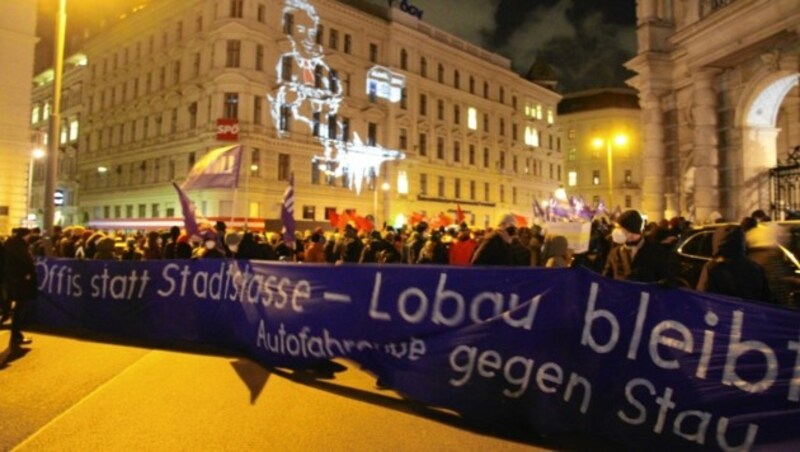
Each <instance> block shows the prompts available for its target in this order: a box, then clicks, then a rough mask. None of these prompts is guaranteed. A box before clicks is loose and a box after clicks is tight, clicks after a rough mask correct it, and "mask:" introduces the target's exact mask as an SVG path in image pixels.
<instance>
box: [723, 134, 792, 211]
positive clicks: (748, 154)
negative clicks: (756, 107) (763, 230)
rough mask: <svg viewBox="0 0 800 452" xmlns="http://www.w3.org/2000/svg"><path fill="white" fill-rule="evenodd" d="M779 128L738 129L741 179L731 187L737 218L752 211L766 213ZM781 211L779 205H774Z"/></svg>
mask: <svg viewBox="0 0 800 452" xmlns="http://www.w3.org/2000/svg"><path fill="white" fill-rule="evenodd" d="M779 132H780V130H779V129H776V128H774V127H745V128H744V129H743V130H742V180H741V185H740V186H738V187H735V189H736V190H737V192H738V196H737V197H736V198H732V199H736V201H737V205H736V209H735V210H736V212H737V218H742V217H744V216H745V215H750V213H752V212H753V211H754V210H756V209H763V210H764V211H767V212H769V211H770V207H771V206H770V204H769V203H770V198H769V191H770V186H769V170H770V168H774V167H775V166H776V165H777V164H778V161H777V152H776V150H775V142H776V141H777V137H778V133H779ZM775 207H777V208H779V209H780V208H782V207H783V206H775Z"/></svg>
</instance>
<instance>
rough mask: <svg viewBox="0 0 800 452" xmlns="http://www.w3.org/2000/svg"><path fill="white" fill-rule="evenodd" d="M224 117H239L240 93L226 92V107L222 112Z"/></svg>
mask: <svg viewBox="0 0 800 452" xmlns="http://www.w3.org/2000/svg"><path fill="white" fill-rule="evenodd" d="M222 117H223V118H238V117H239V93H225V109H224V110H223V112H222Z"/></svg>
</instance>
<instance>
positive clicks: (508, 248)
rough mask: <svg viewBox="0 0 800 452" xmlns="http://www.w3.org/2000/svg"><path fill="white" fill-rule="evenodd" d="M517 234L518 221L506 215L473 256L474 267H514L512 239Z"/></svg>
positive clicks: (512, 216)
mask: <svg viewBox="0 0 800 452" xmlns="http://www.w3.org/2000/svg"><path fill="white" fill-rule="evenodd" d="M516 233H517V219H516V218H515V217H514V215H511V214H506V215H504V216H503V217H502V218H501V219H500V223H499V224H498V225H497V229H495V230H494V231H492V232H491V233H490V234H489V235H488V236H486V238H484V239H483V241H481V242H480V244H479V245H478V248H477V249H475V254H474V255H473V256H472V265H507V266H513V265H514V248H513V247H512V245H511V242H512V238H513V237H514V236H515V235H516Z"/></svg>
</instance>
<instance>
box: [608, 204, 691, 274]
mask: <svg viewBox="0 0 800 452" xmlns="http://www.w3.org/2000/svg"><path fill="white" fill-rule="evenodd" d="M644 227H645V221H644V218H643V217H642V214H641V213H639V211H637V210H626V211H625V212H623V213H622V214H620V216H619V218H617V221H616V224H615V225H614V229H613V230H612V231H611V239H612V240H613V242H614V248H613V249H612V250H611V252H609V254H608V259H607V261H606V265H605V268H604V269H603V274H604V275H605V276H608V277H611V278H614V279H621V280H628V281H638V282H647V283H658V284H662V285H667V286H672V285H675V282H676V274H677V266H676V264H675V255H674V252H672V251H668V250H667V249H665V248H664V247H663V246H661V245H660V244H658V243H655V242H652V241H650V240H647V239H645V235H644Z"/></svg>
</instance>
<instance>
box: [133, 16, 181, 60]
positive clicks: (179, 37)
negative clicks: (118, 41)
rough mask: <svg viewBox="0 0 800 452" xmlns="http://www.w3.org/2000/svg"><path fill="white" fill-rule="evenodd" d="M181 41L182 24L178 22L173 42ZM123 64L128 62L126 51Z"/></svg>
mask: <svg viewBox="0 0 800 452" xmlns="http://www.w3.org/2000/svg"><path fill="white" fill-rule="evenodd" d="M181 39H183V22H178V24H177V25H176V29H175V40H176V41H180V40H181ZM125 62H126V63H127V62H128V49H125Z"/></svg>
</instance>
